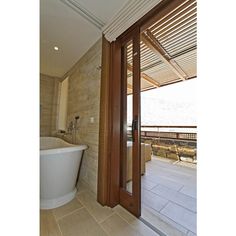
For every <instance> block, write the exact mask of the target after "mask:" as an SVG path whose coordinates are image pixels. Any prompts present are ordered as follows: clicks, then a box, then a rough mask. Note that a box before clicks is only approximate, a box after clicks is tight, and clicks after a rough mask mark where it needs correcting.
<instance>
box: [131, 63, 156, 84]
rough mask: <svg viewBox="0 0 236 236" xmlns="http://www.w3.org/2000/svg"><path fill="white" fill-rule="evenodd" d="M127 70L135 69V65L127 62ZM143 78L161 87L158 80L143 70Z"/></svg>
mask: <svg viewBox="0 0 236 236" xmlns="http://www.w3.org/2000/svg"><path fill="white" fill-rule="evenodd" d="M127 70H129V71H131V72H132V71H133V67H132V66H131V65H130V64H127ZM141 78H143V79H144V80H146V81H148V82H149V83H150V84H152V85H153V86H155V87H160V83H158V82H157V81H156V80H154V79H153V78H152V77H150V76H149V75H147V74H145V73H143V72H141Z"/></svg>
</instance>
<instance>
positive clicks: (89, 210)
mask: <svg viewBox="0 0 236 236" xmlns="http://www.w3.org/2000/svg"><path fill="white" fill-rule="evenodd" d="M77 200H78V201H79V202H80V203H81V204H82V205H83V206H84V208H85V209H86V210H87V211H88V213H89V214H90V215H91V216H92V218H93V219H94V220H95V221H96V222H97V223H98V224H99V225H100V222H99V221H98V220H97V219H96V217H95V216H93V214H92V213H91V211H90V210H89V209H88V208H87V207H86V206H85V205H84V204H83V203H82V202H81V201H80V200H79V199H78V198H77ZM95 202H97V201H96V200H95ZM113 213H115V212H112V214H111V215H109V216H108V217H106V219H105V220H107V219H108V218H109V217H110V216H112V215H113ZM105 220H104V221H105ZM102 222H103V221H102Z"/></svg>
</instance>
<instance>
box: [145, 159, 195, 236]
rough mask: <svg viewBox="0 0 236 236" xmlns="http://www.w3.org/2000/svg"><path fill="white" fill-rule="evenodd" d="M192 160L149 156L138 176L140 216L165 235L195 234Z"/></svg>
mask: <svg viewBox="0 0 236 236" xmlns="http://www.w3.org/2000/svg"><path fill="white" fill-rule="evenodd" d="M196 205H197V204H196V164H190V163H189V164H188V163H181V162H180V163H177V162H174V161H171V160H168V159H164V158H159V157H156V156H152V160H151V161H148V162H146V172H145V175H143V176H142V215H141V217H142V218H143V219H144V220H145V221H147V222H149V223H150V224H152V225H153V226H154V227H156V228H157V229H159V230H161V231H162V232H163V233H164V234H166V235H187V236H189V235H196V216H197V208H196Z"/></svg>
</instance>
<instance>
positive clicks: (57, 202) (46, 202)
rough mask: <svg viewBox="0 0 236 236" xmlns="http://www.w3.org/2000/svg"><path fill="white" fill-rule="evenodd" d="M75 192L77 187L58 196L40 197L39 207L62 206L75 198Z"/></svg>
mask: <svg viewBox="0 0 236 236" xmlns="http://www.w3.org/2000/svg"><path fill="white" fill-rule="evenodd" d="M76 192H77V189H76V188H74V190H73V191H72V192H70V193H68V194H66V195H64V196H62V197H59V198H54V199H40V209H44V210H46V209H47V210H48V209H53V208H57V207H60V206H63V205H65V204H66V203H68V202H70V201H71V200H73V199H74V198H75V195H76Z"/></svg>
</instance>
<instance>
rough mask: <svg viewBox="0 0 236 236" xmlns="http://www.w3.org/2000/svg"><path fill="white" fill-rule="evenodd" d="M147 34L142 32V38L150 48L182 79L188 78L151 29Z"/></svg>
mask: <svg viewBox="0 0 236 236" xmlns="http://www.w3.org/2000/svg"><path fill="white" fill-rule="evenodd" d="M146 32H147V35H146V34H145V33H142V35H141V39H142V41H143V43H144V44H146V46H147V47H148V48H150V49H151V50H152V51H153V52H154V53H155V54H157V55H158V56H159V57H160V59H161V60H162V61H163V62H164V63H165V64H166V65H167V66H169V67H170V69H171V70H172V71H173V72H174V73H175V74H176V75H177V76H178V77H179V78H180V79H182V80H186V79H187V78H188V76H187V75H186V73H185V72H184V71H183V70H182V68H181V67H180V66H179V65H178V64H177V63H176V62H175V60H174V59H171V58H170V56H169V55H168V53H167V52H166V51H165V49H164V48H163V47H162V46H161V45H160V43H159V42H158V41H157V39H156V38H155V36H154V35H153V34H152V33H151V31H150V30H147V31H146Z"/></svg>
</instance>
